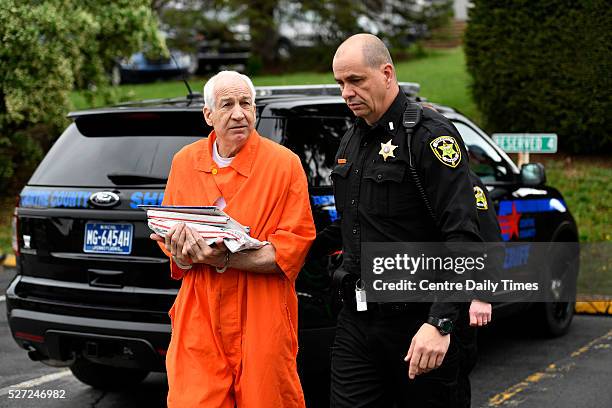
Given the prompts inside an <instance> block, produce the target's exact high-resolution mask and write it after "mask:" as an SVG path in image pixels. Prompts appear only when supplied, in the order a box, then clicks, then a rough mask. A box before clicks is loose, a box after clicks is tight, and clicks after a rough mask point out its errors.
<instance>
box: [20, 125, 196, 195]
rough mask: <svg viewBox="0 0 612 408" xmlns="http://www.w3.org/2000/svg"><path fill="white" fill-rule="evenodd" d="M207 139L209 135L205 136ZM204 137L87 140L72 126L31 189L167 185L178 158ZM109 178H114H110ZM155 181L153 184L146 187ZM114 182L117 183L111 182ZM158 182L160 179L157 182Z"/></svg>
mask: <svg viewBox="0 0 612 408" xmlns="http://www.w3.org/2000/svg"><path fill="white" fill-rule="evenodd" d="M202 136H206V135H202ZM200 138H201V136H193V135H192V136H106V137H99V136H96V137H88V136H84V135H83V134H82V133H81V132H79V130H78V129H77V127H76V125H75V124H71V125H70V126H69V127H68V128H67V129H66V131H65V132H64V134H62V136H61V137H60V138H59V139H58V140H57V142H55V144H54V145H53V147H52V148H51V150H50V151H49V153H48V154H47V155H46V156H45V158H44V160H43V161H42V162H41V164H40V165H39V166H38V168H37V169H36V171H35V172H34V174H33V175H32V178H31V179H30V183H29V184H30V185H46V186H75V187H81V186H83V187H85V186H96V187H98V186H99V187H114V186H116V185H117V183H119V182H120V181H121V178H117V177H114V178H113V177H112V176H113V175H115V176H116V175H123V176H124V177H125V176H134V177H126V178H125V180H128V182H127V183H123V184H131V182H130V180H131V181H133V180H137V181H136V183H139V182H138V180H139V179H140V180H144V181H145V182H142V181H141V182H140V183H139V184H164V179H166V178H167V177H168V173H169V171H170V164H171V161H172V157H173V156H174V154H175V153H176V152H177V151H179V150H180V149H181V148H182V147H183V146H185V145H187V144H189V143H192V142H195V141H196V140H199V139H200ZM109 175H111V177H110V178H109ZM147 177H148V178H151V179H152V180H153V181H152V182H149V183H146V180H147ZM111 179H113V180H111ZM154 179H159V181H157V182H155V180H154Z"/></svg>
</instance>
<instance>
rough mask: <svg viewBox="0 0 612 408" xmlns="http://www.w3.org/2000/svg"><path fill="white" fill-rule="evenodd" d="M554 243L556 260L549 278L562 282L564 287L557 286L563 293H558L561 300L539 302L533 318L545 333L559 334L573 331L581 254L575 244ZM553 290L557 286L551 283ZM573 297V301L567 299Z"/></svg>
mask: <svg viewBox="0 0 612 408" xmlns="http://www.w3.org/2000/svg"><path fill="white" fill-rule="evenodd" d="M552 244H553V245H552V247H551V253H550V258H549V259H551V260H553V262H552V263H551V266H550V268H549V270H548V273H549V279H548V280H549V281H550V282H551V283H552V282H553V280H556V281H558V282H561V287H560V288H558V289H557V290H558V291H560V292H562V293H560V294H559V295H558V298H559V299H560V301H559V302H547V303H536V304H535V306H534V310H533V312H534V313H533V317H534V318H535V322H534V323H535V324H536V326H537V327H538V328H539V330H540V332H541V333H542V334H543V335H545V336H548V337H558V336H562V335H564V334H565V333H567V332H568V331H569V328H570V325H571V323H572V319H573V318H574V307H575V305H576V281H577V278H578V268H579V266H578V265H579V261H578V259H579V256H578V252H574V251H573V247H567V246H559V247H555V246H554V244H555V243H554V242H553V243H552ZM560 244H561V243H560ZM576 245H577V244H576ZM553 291H554V289H552V285H551V293H552V292H553ZM553 297H554V296H553ZM569 299H572V300H573V301H571V302H570V301H567V300H569ZM562 300H565V301H562Z"/></svg>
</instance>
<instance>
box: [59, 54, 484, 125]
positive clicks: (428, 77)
mask: <svg viewBox="0 0 612 408" xmlns="http://www.w3.org/2000/svg"><path fill="white" fill-rule="evenodd" d="M396 69H397V77H398V80H399V81H402V82H404V81H405V82H418V83H420V84H421V95H422V96H424V97H426V98H427V99H428V100H430V101H432V102H437V103H441V104H445V105H449V106H452V107H454V108H456V109H459V110H460V111H462V112H463V113H465V114H466V115H467V116H469V117H470V118H472V119H473V120H475V121H476V122H478V121H479V118H480V115H479V114H478V111H477V109H476V105H475V104H474V102H472V99H471V97H470V94H469V92H468V84H469V80H470V79H469V75H468V74H467V72H466V70H465V57H464V54H463V50H462V49H461V48H455V49H451V50H448V51H440V50H428V51H426V54H425V57H423V58H419V59H414V60H410V61H404V62H399V63H397V66H396ZM252 79H253V82H254V84H255V85H256V86H267V85H306V84H333V83H334V77H333V74H332V73H331V68H330V71H329V72H324V73H312V72H298V73H292V74H285V75H263V76H255V77H253V78H252ZM205 81H206V78H192V79H191V80H190V81H189V85H190V86H191V88H192V89H193V90H194V91H195V92H202V86H203V85H204V83H205ZM118 92H119V97H120V99H121V100H122V101H126V100H142V99H156V98H171V97H177V96H182V95H186V94H187V90H186V88H185V85H184V84H183V82H182V81H170V82H154V83H151V84H138V85H122V86H120V87H119V88H118ZM71 100H72V103H73V104H74V106H75V107H76V108H77V109H84V108H88V107H90V106H89V105H88V104H87V102H86V100H85V98H84V97H83V95H82V94H81V93H79V92H74V93H73V94H72V96H71ZM101 103H102V102H101V101H100V100H97V101H96V103H95V105H100V104H101Z"/></svg>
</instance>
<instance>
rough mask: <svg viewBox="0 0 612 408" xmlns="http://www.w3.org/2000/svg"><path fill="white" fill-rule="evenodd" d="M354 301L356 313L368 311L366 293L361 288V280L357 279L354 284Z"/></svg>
mask: <svg viewBox="0 0 612 408" xmlns="http://www.w3.org/2000/svg"><path fill="white" fill-rule="evenodd" d="M360 286H361V287H360ZM355 300H356V302H357V311H358V312H364V311H366V310H368V301H367V299H366V291H365V289H364V288H363V285H362V282H361V279H359V280H358V281H357V283H355Z"/></svg>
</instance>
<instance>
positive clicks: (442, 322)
mask: <svg viewBox="0 0 612 408" xmlns="http://www.w3.org/2000/svg"><path fill="white" fill-rule="evenodd" d="M427 323H429V324H431V325H432V326H434V327H435V328H436V329H438V331H439V332H440V334H441V335H443V336H446V335H447V334H450V332H452V331H453V321H452V320H451V319H439V318H437V317H433V316H429V317H428V318H427Z"/></svg>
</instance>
